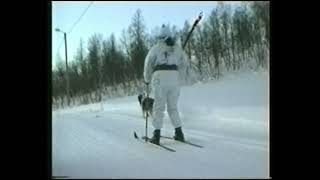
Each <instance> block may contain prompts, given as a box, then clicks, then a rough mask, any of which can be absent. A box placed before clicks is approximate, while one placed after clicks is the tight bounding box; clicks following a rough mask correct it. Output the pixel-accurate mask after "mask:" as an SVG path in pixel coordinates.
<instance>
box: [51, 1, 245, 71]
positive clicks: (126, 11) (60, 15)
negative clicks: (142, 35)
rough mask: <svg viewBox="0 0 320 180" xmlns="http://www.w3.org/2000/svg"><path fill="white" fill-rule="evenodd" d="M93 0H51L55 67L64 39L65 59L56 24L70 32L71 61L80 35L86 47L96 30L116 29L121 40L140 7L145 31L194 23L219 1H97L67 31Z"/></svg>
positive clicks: (69, 48)
mask: <svg viewBox="0 0 320 180" xmlns="http://www.w3.org/2000/svg"><path fill="white" fill-rule="evenodd" d="M91 2H92V1H65V2H64V1H53V2H52V67H55V62H56V54H57V51H58V47H59V45H60V44H61V43H62V44H61V47H60V48H59V53H60V56H61V58H62V59H63V61H64V60H65V51H64V50H65V48H64V39H63V34H62V33H60V32H56V31H55V28H59V29H61V30H62V31H65V32H67V47H68V61H72V60H73V59H74V56H75V53H76V51H77V48H78V47H79V44H80V38H82V39H83V41H84V46H85V47H86V45H87V42H88V39H89V37H91V36H92V35H93V34H94V33H101V34H102V35H103V37H104V39H107V37H109V36H110V35H111V33H114V35H115V37H116V39H117V43H120V41H118V40H119V38H120V36H121V31H122V30H123V29H127V28H128V27H129V25H130V24H131V19H132V17H133V15H134V13H135V12H136V10H137V9H139V8H140V9H141V11H142V16H143V18H144V24H145V26H146V28H147V29H146V32H147V33H150V32H151V30H152V29H153V28H155V27H156V26H161V25H162V24H170V25H176V26H177V29H178V30H179V29H181V28H182V27H183V25H184V22H185V20H188V21H189V22H190V24H192V23H193V21H194V19H195V18H196V17H197V16H198V14H199V13H200V11H203V13H204V17H203V18H204V19H206V16H207V15H209V14H210V13H211V10H212V9H213V8H215V6H216V4H217V3H216V2H214V1H212V2H210V1H185V2H182V1H176V2H173V1H163V2H161V1H159V2H155V1H149V2H148V1H140V2H139V1H136V2H132V1H122V2H120V1H113V2H112V1H105V2H102V1H94V2H93V4H92V5H91V6H90V7H89V9H88V10H87V12H86V13H85V14H84V15H83V17H82V18H81V19H80V21H79V22H78V23H77V24H76V26H74V28H73V30H72V32H70V33H68V32H69V31H70V30H71V28H72V26H73V25H74V23H75V22H76V21H77V20H78V18H79V17H80V16H81V14H82V13H83V12H84V10H85V9H86V8H87V7H88V5H89V4H90V3H91ZM225 4H240V2H239V1H238V2H236V1H232V2H231V1H226V2H225ZM204 19H202V21H203V20H204Z"/></svg>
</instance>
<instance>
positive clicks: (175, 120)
mask: <svg viewBox="0 0 320 180" xmlns="http://www.w3.org/2000/svg"><path fill="white" fill-rule="evenodd" d="M186 68H187V56H186V54H185V53H184V51H183V49H182V48H181V47H180V46H179V45H177V43H176V42H175V37H173V35H172V33H171V31H170V29H169V27H168V26H165V25H162V27H161V31H160V35H159V37H158V42H157V44H156V45H154V46H153V47H152V48H151V49H150V51H149V52H148V54H147V56H146V59H145V64H144V74H143V75H144V80H145V83H146V84H147V87H149V86H148V85H149V83H150V82H151V85H152V91H153V94H154V107H153V120H152V124H153V127H154V128H155V130H154V132H153V137H152V138H151V142H152V143H155V144H159V143H160V131H161V128H162V127H163V117H164V111H165V107H166V105H167V112H168V115H169V117H170V120H171V123H172V125H173V126H174V128H175V136H174V138H175V139H176V140H179V141H184V135H183V132H182V123H181V120H180V116H179V113H178V107H177V103H178V99H179V95H180V85H181V83H182V80H183V79H185V76H186ZM149 88H150V87H149ZM149 92H150V89H149Z"/></svg>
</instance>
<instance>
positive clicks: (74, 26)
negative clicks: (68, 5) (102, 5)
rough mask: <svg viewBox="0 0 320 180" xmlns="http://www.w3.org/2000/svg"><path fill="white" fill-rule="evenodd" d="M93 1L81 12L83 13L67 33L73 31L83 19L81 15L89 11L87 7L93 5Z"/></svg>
mask: <svg viewBox="0 0 320 180" xmlns="http://www.w3.org/2000/svg"><path fill="white" fill-rule="evenodd" d="M93 2H94V1H92V2H91V3H90V4H89V5H88V7H87V8H86V9H85V10H84V11H83V13H82V14H81V16H80V17H79V18H78V20H77V21H76V22H75V23H74V24H73V26H72V27H71V29H70V31H69V32H68V34H69V33H71V31H72V30H73V28H74V27H75V26H76V24H77V23H78V22H79V21H80V19H81V18H82V17H83V15H84V14H85V13H86V12H87V10H88V9H89V7H90V6H91V5H92V4H93Z"/></svg>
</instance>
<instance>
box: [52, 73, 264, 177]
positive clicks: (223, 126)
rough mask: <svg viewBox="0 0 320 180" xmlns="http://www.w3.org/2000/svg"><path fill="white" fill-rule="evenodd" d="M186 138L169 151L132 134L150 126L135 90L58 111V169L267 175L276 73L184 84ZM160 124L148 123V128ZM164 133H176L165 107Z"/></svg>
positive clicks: (88, 173) (99, 173)
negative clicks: (272, 81) (271, 96)
mask: <svg viewBox="0 0 320 180" xmlns="http://www.w3.org/2000/svg"><path fill="white" fill-rule="evenodd" d="M179 111H180V115H181V119H182V121H183V130H184V133H185V138H186V139H187V140H189V141H191V142H194V143H196V144H199V145H202V146H204V148H197V147H193V146H190V145H187V144H183V143H179V142H175V141H172V140H169V139H161V143H163V144H164V145H166V146H168V147H170V148H173V149H175V150H176V152H170V151H166V150H163V149H160V148H157V147H155V146H153V145H150V144H145V143H141V142H138V141H137V140H135V139H134V137H133V132H134V131H136V132H137V133H138V134H139V135H144V133H145V129H144V128H145V122H144V120H143V118H142V113H141V110H140V106H139V103H138V100H137V96H130V97H124V98H118V99H113V100H107V101H105V102H103V103H97V104H91V105H83V106H78V107H74V108H70V109H63V110H58V111H54V112H53V113H52V168H53V169H52V175H53V176H68V177H70V178H268V177H269V74H268V73H262V72H258V73H254V72H250V73H248V72H246V73H234V74H231V75H227V76H225V77H223V78H221V79H219V80H212V81H210V82H208V83H205V84H194V85H193V86H189V87H183V88H182V89H181V96H180V101H179ZM152 131H153V128H152V125H151V122H150V123H149V130H148V132H149V133H148V134H149V136H151V133H152ZM161 133H162V135H167V136H173V133H174V129H173V127H172V126H171V124H170V120H169V119H168V116H167V114H166V116H165V119H164V128H163V130H162V132H161Z"/></svg>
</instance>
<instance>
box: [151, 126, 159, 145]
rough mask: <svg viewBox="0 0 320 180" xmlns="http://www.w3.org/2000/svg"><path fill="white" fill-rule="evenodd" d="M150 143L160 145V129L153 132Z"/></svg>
mask: <svg viewBox="0 0 320 180" xmlns="http://www.w3.org/2000/svg"><path fill="white" fill-rule="evenodd" d="M150 142H151V143H153V144H157V145H159V144H160V129H156V130H154V131H153V137H152V138H151V139H150Z"/></svg>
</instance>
